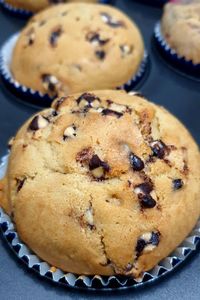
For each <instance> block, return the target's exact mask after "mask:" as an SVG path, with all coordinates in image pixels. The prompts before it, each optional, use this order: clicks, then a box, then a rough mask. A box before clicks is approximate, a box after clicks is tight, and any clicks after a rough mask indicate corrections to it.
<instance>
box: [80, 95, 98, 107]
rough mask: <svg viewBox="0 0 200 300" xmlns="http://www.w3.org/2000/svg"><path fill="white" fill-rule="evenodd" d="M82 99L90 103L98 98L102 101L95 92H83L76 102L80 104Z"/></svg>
mask: <svg viewBox="0 0 200 300" xmlns="http://www.w3.org/2000/svg"><path fill="white" fill-rule="evenodd" d="M82 100H86V101H87V102H88V104H89V105H90V104H91V103H92V102H94V101H95V100H98V101H100V99H99V98H98V97H97V96H95V95H94V94H91V93H84V94H82V95H81V96H80V97H79V98H78V99H77V100H76V102H77V103H78V105H79V104H80V102H81V101H82Z"/></svg>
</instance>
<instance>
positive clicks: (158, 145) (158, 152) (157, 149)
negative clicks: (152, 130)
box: [150, 140, 167, 159]
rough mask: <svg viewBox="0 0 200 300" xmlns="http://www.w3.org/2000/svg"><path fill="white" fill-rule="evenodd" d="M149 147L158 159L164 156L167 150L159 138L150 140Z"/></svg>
mask: <svg viewBox="0 0 200 300" xmlns="http://www.w3.org/2000/svg"><path fill="white" fill-rule="evenodd" d="M150 147H151V149H152V151H153V155H154V156H156V157H158V158H159V159H163V158H164V156H165V154H166V151H167V146H166V145H165V144H164V143H163V142H162V141H161V140H157V141H154V142H152V143H151V145H150Z"/></svg>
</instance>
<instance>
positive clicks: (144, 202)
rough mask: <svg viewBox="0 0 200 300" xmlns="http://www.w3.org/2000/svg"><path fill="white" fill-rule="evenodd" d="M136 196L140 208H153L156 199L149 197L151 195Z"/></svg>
mask: <svg viewBox="0 0 200 300" xmlns="http://www.w3.org/2000/svg"><path fill="white" fill-rule="evenodd" d="M138 198H139V200H140V205H141V207H142V208H153V207H155V206H156V201H155V200H154V199H153V198H152V197H151V195H142V194H139V196H138Z"/></svg>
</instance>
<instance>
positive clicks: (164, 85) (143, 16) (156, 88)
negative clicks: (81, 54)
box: [0, 0, 200, 299]
mask: <svg viewBox="0 0 200 300" xmlns="http://www.w3.org/2000/svg"><path fill="white" fill-rule="evenodd" d="M117 6H118V7H119V8H121V9H122V10H124V11H125V12H126V13H127V14H129V16H130V17H133V18H134V20H135V21H136V23H137V24H138V25H139V27H140V28H141V30H142V32H143V35H144V39H145V44H146V46H147V48H148V49H147V50H148V52H149V53H150V60H151V64H150V65H151V66H150V70H149V76H148V77H147V78H146V79H145V80H144V81H143V82H142V83H141V85H140V86H139V90H140V91H141V92H142V93H143V94H144V95H145V96H147V98H149V99H150V100H152V101H154V102H156V103H158V104H160V105H163V106H165V107H166V108H168V109H169V110H170V111H171V112H172V113H174V114H175V115H176V116H177V117H179V118H180V119H181V120H182V122H183V123H184V124H185V125H186V126H187V127H188V128H189V130H190V131H191V133H192V134H193V136H194V137H195V138H196V140H197V142H198V143H200V136H199V130H200V119H199V112H200V102H199V94H200V86H199V83H198V82H197V81H195V80H193V79H191V78H187V77H186V76H182V75H181V74H178V73H177V72H175V71H174V70H172V69H171V68H169V67H168V65H167V64H166V61H165V59H164V58H163V57H162V55H160V52H159V50H158V49H157V47H156V46H155V43H154V41H153V40H154V38H153V31H154V26H155V24H156V23H157V22H158V21H159V20H160V17H161V12H162V11H161V9H160V8H155V7H152V6H148V5H146V4H142V3H141V2H140V3H139V2H135V1H133V0H131V1H128V0H126V1H123V0H119V1H117ZM1 14H2V12H1ZM1 18H2V20H1V22H2V23H3V26H2V27H1V28H0V42H1V43H2V42H3V40H2V36H3V35H2V33H3V31H4V29H3V28H8V33H7V34H5V33H4V40H6V39H7V38H8V37H9V36H10V34H13V33H15V32H16V30H20V28H21V27H22V25H23V24H22V22H18V20H15V19H13V18H12V17H9V16H8V15H7V14H3V15H2V16H1ZM113 71H114V70H113ZM0 94H1V100H2V103H3V105H2V108H1V110H0V126H1V129H2V132H1V144H0V154H1V157H2V155H3V154H4V153H5V149H6V146H5V145H6V141H7V140H8V139H9V137H10V136H11V135H12V134H14V133H15V131H16V128H18V127H19V126H20V125H21V123H22V122H23V121H24V120H25V119H26V118H27V117H28V116H29V115H30V114H32V113H33V112H34V109H32V108H30V106H28V105H25V104H19V102H18V98H16V97H14V96H13V95H12V94H11V93H10V92H9V91H8V90H7V89H5V88H4V87H3V86H2V90H1V91H0ZM8 117H9V119H12V122H8ZM8 124H9V125H8ZM4 163H5V159H4ZM0 214H1V217H0V219H1V221H0V223H1V228H2V230H3V232H4V233H3V235H4V237H6V239H7V241H8V243H9V245H11V246H12V248H13V239H14V238H15V233H13V234H11V235H9V230H11V231H12V230H13V229H12V228H11V227H9V226H11V223H10V220H9V218H8V217H7V216H6V215H5V214H4V213H3V211H2V210H1V212H0ZM197 226H198V228H196V229H195V234H194V235H195V238H194V235H193V237H192V239H190V245H191V240H192V246H190V247H188V243H187V247H186V248H189V249H187V250H184V251H183V252H182V253H181V255H183V256H182V258H183V259H181V260H179V259H178V258H175V259H172V260H171V262H170V264H171V266H172V267H170V268H169V270H164V269H166V268H164V269H163V268H161V271H159V272H160V273H157V274H155V273H154V276H153V277H149V276H150V275H148V274H146V275H145V279H143V281H141V282H133V280H132V281H131V282H130V281H129V280H130V279H126V280H127V282H128V284H127V282H126V283H125V281H126V280H124V281H122V284H121V283H120V284H119V283H116V282H115V283H113V279H111V285H109V286H101V288H103V289H110V290H113V288H114V289H116V288H121V289H125V287H126V285H127V286H129V287H130V286H131V287H133V286H134V287H144V286H145V285H146V284H151V283H153V282H156V281H158V280H159V279H161V278H163V277H164V275H167V274H168V275H169V274H170V273H171V271H173V270H174V269H176V268H177V267H178V266H181V265H182V263H183V261H185V258H186V257H187V258H188V257H189V256H190V254H192V253H195V252H196V249H198V248H199V224H197ZM8 227H9V228H8ZM15 248H16V250H15V252H16V254H17V255H18V256H19V257H21V258H20V259H22V258H23V255H21V253H22V254H23V252H20V249H19V247H15ZM26 254H27V253H26ZM29 254H30V253H29ZM29 254H28V255H29ZM25 256H26V255H25ZM3 258H5V261H6V262H7V264H8V265H9V260H10V259H12V256H11V257H9V258H8V257H6V256H5V254H4V253H3ZM195 259H196V265H195V266H193V268H191V266H190V265H189V264H188V265H186V267H185V268H184V270H180V268H179V270H178V272H179V273H178V277H179V278H178V279H177V278H176V285H174V287H173V288H174V290H173V293H174V294H177V293H178V290H179V289H182V278H183V276H184V274H185V273H186V272H188V273H189V272H190V273H189V274H190V275H189V276H188V277H187V278H188V281H189V282H190V284H191V285H192V282H193V281H194V279H195V277H197V276H198V268H197V266H198V264H199V262H198V261H197V260H198V257H195ZM169 260H170V259H169ZM23 261H25V263H26V264H29V259H28V258H23ZM29 266H30V265H29ZM35 269H36V271H37V272H38V267H35ZM19 270H20V267H19V265H14V269H12V270H9V271H8V272H9V273H10V276H12V273H15V280H16V282H18V283H21V284H23V283H22V282H23V277H24V276H25V277H26V278H27V277H33V276H34V274H29V273H28V272H26V269H24V274H22V275H21V277H20V276H18V275H19ZM3 271H5V270H3ZM50 273H51V272H50ZM50 273H49V272H48V270H47V272H46V273H44V274H43V276H46V277H48V278H49V277H50V279H51V280H52V278H54V277H56V276H53V275H52V274H50ZM1 274H2V275H1ZM17 274H18V275H17ZM1 276H3V272H1V273H0V280H1ZM168 277H169V276H168ZM173 277H174V275H172V276H170V277H169V281H171V282H172V284H171V286H173ZM90 279H91V278H90ZM119 279H120V280H121V278H119ZM30 280H31V278H30ZM54 281H56V280H54ZM57 281H61V283H62V284H64V285H67V286H68V284H67V283H66V282H62V281H63V280H60V279H59V280H57ZM95 281H96V279H95ZM38 283H40V284H41V286H43V285H45V286H47V287H48V283H47V282H42V281H40V280H37V281H32V282H31V287H30V293H31V292H32V293H33V294H34V292H35V290H36V289H39V290H40V291H41V289H40V287H38ZM104 283H105V282H104ZM124 284H125V285H124ZM71 285H72V284H71ZM71 285H70V286H71ZM89 285H90V284H89ZM75 286H76V284H75ZM77 286H78V287H81V288H86V286H84V285H83V283H81V282H80V281H79V280H78V283H77ZM92 287H93V289H95V288H98V287H99V283H98V284H97V285H96V283H95V285H94V286H92ZM55 290H57V289H55ZM65 291H66V290H65ZM41 292H42V293H43V294H44V291H41ZM61 292H62V291H61ZM21 293H22V295H23V293H24V292H23V291H21ZM36 293H37V292H36ZM55 295H56V292H55ZM187 295H188V298H189V297H190V291H187V290H185V296H186V297H187ZM195 295H196V296H197V297H198V291H196V294H195ZM129 296H130V297H131V298H132V296H133V295H131V294H129ZM129 296H128V295H126V296H124V298H126V297H127V298H128V297H129ZM152 296H153V294H152ZM157 296H159V293H158V294H157ZM199 296H200V295H199ZM160 297H161V295H160ZM24 299H25V298H24ZM149 299H151V296H149ZM152 299H153V298H152ZM177 299H179V298H178V294H177Z"/></svg>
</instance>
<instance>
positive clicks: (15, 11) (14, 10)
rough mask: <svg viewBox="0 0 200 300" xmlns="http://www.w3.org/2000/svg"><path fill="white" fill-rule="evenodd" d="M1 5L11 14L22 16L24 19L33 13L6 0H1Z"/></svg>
mask: <svg viewBox="0 0 200 300" xmlns="http://www.w3.org/2000/svg"><path fill="white" fill-rule="evenodd" d="M0 5H1V7H2V8H3V9H4V10H5V11H7V12H8V13H10V14H11V15H14V16H16V17H20V18H22V19H26V18H30V17H31V16H32V15H33V13H32V12H31V11H28V10H25V9H22V8H16V7H13V6H12V5H11V4H9V3H6V2H5V0H0Z"/></svg>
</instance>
